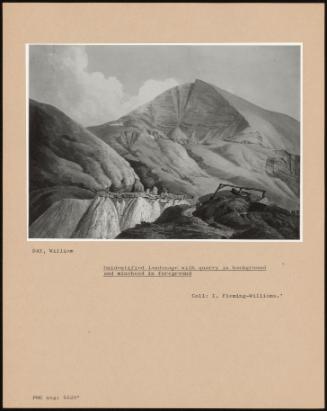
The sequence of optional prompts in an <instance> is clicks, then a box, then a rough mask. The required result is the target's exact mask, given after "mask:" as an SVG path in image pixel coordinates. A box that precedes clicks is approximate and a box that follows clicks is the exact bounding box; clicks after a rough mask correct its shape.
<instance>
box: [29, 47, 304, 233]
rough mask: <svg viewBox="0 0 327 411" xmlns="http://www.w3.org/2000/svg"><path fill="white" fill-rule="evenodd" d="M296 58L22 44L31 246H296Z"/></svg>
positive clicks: (276, 53)
mask: <svg viewBox="0 0 327 411" xmlns="http://www.w3.org/2000/svg"><path fill="white" fill-rule="evenodd" d="M301 53H302V50H301V45H299V44H30V45H28V46H27V56H26V57H27V71H28V73H27V89H28V101H27V113H28V114H27V117H28V118H27V122H28V136H27V140H28V195H29V199H28V235H29V238H30V239H45V240H46V239H49V240H51V239H67V240H68V239H71V240H72V239H74V240H83V239H84V240H87V239H89V240H113V239H117V240H178V239H180V240H217V241H219V240H221V241H233V240H242V241H247V240H277V241H278V240H279V241H283V240H300V238H301V195H302V193H301V174H302V170H301Z"/></svg>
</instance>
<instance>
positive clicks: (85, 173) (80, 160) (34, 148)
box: [29, 100, 139, 223]
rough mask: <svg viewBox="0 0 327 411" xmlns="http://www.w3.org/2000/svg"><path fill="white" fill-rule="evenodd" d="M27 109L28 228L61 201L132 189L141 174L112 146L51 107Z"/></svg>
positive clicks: (35, 105)
mask: <svg viewBox="0 0 327 411" xmlns="http://www.w3.org/2000/svg"><path fill="white" fill-rule="evenodd" d="M29 110H30V111H29V190H30V223H32V222H33V221H34V220H35V219H36V218H37V217H38V216H39V215H40V214H42V213H43V212H44V211H45V210H46V209H47V208H48V207H50V206H51V204H53V203H54V202H55V201H57V200H59V199H64V198H80V199H87V198H93V197H94V191H95V190H98V189H101V188H105V187H110V188H111V189H112V190H124V191H132V190H133V187H134V185H135V184H136V183H137V182H138V181H139V180H138V177H137V175H136V174H135V172H134V170H133V169H132V167H131V166H130V165H129V163H128V162H127V161H126V160H125V159H124V158H122V157H121V156H120V155H119V154H118V153H117V152H116V151H115V150H114V149H113V148H111V147H110V146H109V145H108V144H105V143H104V142H103V141H102V140H101V139H99V138H98V137H96V136H95V135H94V134H92V133H91V132H90V131H88V130H86V129H85V128H83V127H81V126H80V125H79V124H77V123H76V122H74V121H73V120H72V119H70V118H69V117H68V116H66V115H65V114H64V113H63V112H61V111H60V110H58V109H57V108H55V107H53V106H51V105H48V104H42V103H39V102H36V101H33V100H30V105H29Z"/></svg>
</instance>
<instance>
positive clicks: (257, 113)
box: [90, 80, 300, 209]
mask: <svg viewBox="0 0 327 411" xmlns="http://www.w3.org/2000/svg"><path fill="white" fill-rule="evenodd" d="M90 130H91V131H92V132H93V133H94V134H96V135H97V136H98V137H100V138H101V139H102V140H103V141H104V142H106V143H107V144H108V145H109V146H111V147H113V148H114V149H115V150H116V151H117V152H118V153H119V154H120V155H121V156H123V157H124V158H125V159H127V160H128V161H130V162H131V164H133V166H134V167H135V170H136V172H137V173H139V175H140V178H141V181H142V183H143V184H144V186H145V187H151V185H153V184H154V182H155V184H156V185H157V186H159V187H163V186H165V187H167V188H168V189H169V191H171V192H176V193H180V192H183V193H189V194H192V195H196V196H198V195H204V194H206V193H208V192H212V191H214V190H215V188H216V187H217V185H218V184H219V183H221V182H223V183H231V184H239V185H251V186H254V187H258V188H262V189H265V190H267V195H268V196H269V199H270V200H271V201H274V202H276V203H277V204H279V205H281V206H284V207H286V208H291V209H293V208H299V181H300V170H299V164H300V159H299V153H300V128H299V123H298V122H297V121H296V120H294V119H292V118H290V117H288V116H286V115H283V114H280V113H274V112H270V111H267V110H264V109H262V108H260V107H258V106H255V105H254V104H252V103H250V102H247V101H245V100H244V99H241V98H238V97H237V96H234V95H232V94H230V93H228V92H226V91H224V90H221V89H219V88H218V87H215V86H213V85H210V84H207V83H205V82H203V81H201V80H196V81H195V82H194V83H188V84H184V85H181V86H177V87H174V88H172V89H170V90H168V91H166V92H164V93H162V94H161V95H159V96H158V97H156V98H155V99H154V100H153V101H151V102H150V103H147V104H145V105H143V106H141V107H139V108H138V109H136V110H134V111H132V112H131V113H130V114H128V115H126V116H124V117H122V118H120V119H118V120H117V121H115V122H109V123H106V124H103V125H100V126H96V127H91V128H90Z"/></svg>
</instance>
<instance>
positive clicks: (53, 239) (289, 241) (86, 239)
mask: <svg viewBox="0 0 327 411" xmlns="http://www.w3.org/2000/svg"><path fill="white" fill-rule="evenodd" d="M33 45H34V46H35V45H44V46H45V45H57V46H85V45H86V46H299V47H300V48H301V63H300V65H301V67H300V83H301V84H300V90H301V92H300V100H301V101H300V111H301V112H300V238H299V239H296V240H280V239H276V240H274V239H269V240H266V239H258V240H239V239H233V240H231V239H167V240H165V239H119V238H112V239H97V238H80V239H75V238H74V239H72V238H29V236H28V235H29V136H28V130H29V116H28V112H29V104H28V103H29V46H33ZM25 53H26V58H25V62H26V102H25V105H26V176H27V184H26V199H27V241H33V242H35V241H61V242H63V241H65V242H66V241H69V242H80V241H92V242H93V241H122V242H130V241H131V242H134V241H138V242H140V241H145V242H148V241H161V242H175V241H186V242H188V241H193V242H217V243H258V242H260V243H262V242H263V243H280V242H283V243H302V242H303V43H26V44H25Z"/></svg>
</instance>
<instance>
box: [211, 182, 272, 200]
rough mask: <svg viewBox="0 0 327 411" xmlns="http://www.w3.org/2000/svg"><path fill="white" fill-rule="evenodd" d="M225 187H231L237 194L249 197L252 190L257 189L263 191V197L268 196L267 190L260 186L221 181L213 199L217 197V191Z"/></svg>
mask: <svg viewBox="0 0 327 411" xmlns="http://www.w3.org/2000/svg"><path fill="white" fill-rule="evenodd" d="M223 188H230V189H231V192H232V193H234V194H237V195H240V196H242V197H248V196H249V195H250V193H251V192H252V191H256V192H259V193H261V199H263V198H265V196H266V191H265V190H261V189H260V188H253V187H242V186H236V185H232V184H223V183H220V184H219V186H218V188H217V190H216V191H215V192H214V194H213V195H212V197H211V198H212V199H215V197H216V195H217V193H218V192H219V191H220V190H222V189H223Z"/></svg>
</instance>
